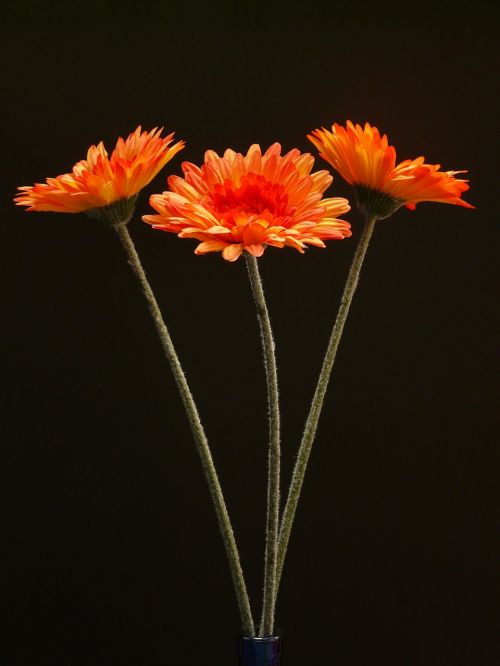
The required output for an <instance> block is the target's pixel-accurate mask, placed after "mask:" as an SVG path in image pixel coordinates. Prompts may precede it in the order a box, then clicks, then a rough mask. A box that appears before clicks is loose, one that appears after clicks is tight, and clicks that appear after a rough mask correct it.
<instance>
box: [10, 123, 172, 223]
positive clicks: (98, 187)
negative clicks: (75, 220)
mask: <svg viewBox="0 0 500 666" xmlns="http://www.w3.org/2000/svg"><path fill="white" fill-rule="evenodd" d="M161 133H162V129H157V128H156V127H155V128H154V129H152V130H151V131H150V132H142V131H141V127H140V126H139V127H138V128H137V129H136V130H135V132H133V133H132V134H130V135H129V137H128V138H127V139H126V140H125V141H124V140H123V139H122V138H121V137H120V138H119V139H118V142H117V144H116V147H115V149H114V150H113V152H112V153H111V157H108V153H107V151H106V148H105V147H104V144H103V142H102V141H101V142H100V143H99V144H98V145H97V146H91V147H90V148H89V149H88V151H87V158H86V159H85V160H81V161H80V162H78V163H77V164H75V166H74V167H73V170H72V172H71V173H65V174H63V175H61V176H57V177H56V178H47V180H46V182H45V183H36V184H35V185H28V186H24V187H19V188H18V189H19V190H20V194H18V195H17V197H16V198H15V199H14V201H15V202H16V205H18V206H28V210H29V211H53V212H57V213H80V212H86V213H88V214H89V215H90V216H92V217H97V218H99V219H102V220H104V221H106V222H108V223H110V224H112V225H115V224H123V223H126V222H128V221H129V219H130V217H131V216H132V213H133V211H134V206H135V201H136V199H137V194H138V193H139V192H140V190H142V189H143V187H145V186H146V185H147V184H148V183H149V182H150V181H151V180H152V179H153V178H154V177H155V176H156V174H157V173H158V172H159V171H160V170H161V169H162V168H163V167H164V166H165V164H166V163H167V162H168V161H169V160H171V159H172V157H173V156H174V155H175V154H176V153H178V152H179V150H181V149H182V148H183V147H184V142H183V141H178V142H177V143H175V144H174V145H173V146H171V145H170V144H171V143H172V141H173V136H174V135H173V133H172V134H169V135H168V136H166V137H164V138H162V137H161Z"/></svg>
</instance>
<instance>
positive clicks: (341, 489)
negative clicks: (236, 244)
mask: <svg viewBox="0 0 500 666" xmlns="http://www.w3.org/2000/svg"><path fill="white" fill-rule="evenodd" d="M417 5H418V6H417ZM497 18H498V17H497V16H496V14H495V12H494V10H493V4H491V5H489V4H480V3H472V6H470V7H469V8H468V9H466V10H465V9H461V8H460V7H458V6H455V5H454V4H452V3H444V4H443V3H436V4H428V5H424V4H422V3H413V4H411V5H408V4H407V5H405V6H402V5H397V4H393V5H388V4H384V5H377V6H376V7H375V6H374V5H372V4H371V3H368V2H357V3H355V4H354V3H350V2H346V1H342V2H335V1H334V0H333V1H332V2H331V3H328V5H327V4H324V5H318V4H315V3H306V4H305V5H304V6H302V8H300V9H293V8H292V7H291V6H290V5H289V4H287V3H282V4H277V3H270V4H268V5H261V6H258V5H255V4H252V5H246V4H239V3H233V4H230V3H227V4H223V3H205V4H200V5H199V6H195V5H187V4H186V5H184V6H181V5H180V4H179V3H176V4H173V3H171V2H168V0H164V1H163V2H145V3H142V4H139V3H137V4H136V5H133V4H126V3H121V4H118V3H116V4H109V3H100V2H86V3H78V2H74V3H71V4H69V3H62V2H51V3H49V2H42V1H39V2H30V3H25V2H24V3H23V2H21V3H17V4H16V5H14V4H12V6H10V7H8V8H7V9H4V19H5V20H4V23H3V28H2V30H3V35H2V47H3V49H4V55H3V68H4V71H3V77H4V83H3V92H4V95H3V97H4V101H3V103H2V105H3V109H2V110H3V112H4V114H6V119H5V121H4V124H3V129H4V131H5V137H4V140H3V148H4V159H3V162H4V166H5V167H6V168H5V175H4V178H3V182H2V189H3V195H2V200H1V206H2V223H3V232H2V243H1V247H2V249H1V253H2V260H1V271H2V273H3V275H2V280H1V284H2V312H3V315H4V318H3V325H2V365H3V371H2V421H1V422H2V430H3V433H4V437H3V443H2V446H1V449H0V452H1V460H2V464H1V469H2V477H3V478H2V483H1V493H2V498H1V503H0V506H1V512H2V528H1V532H0V535H1V536H0V538H1V542H0V547H1V557H2V564H1V568H0V569H1V573H0V581H1V596H0V599H1V601H0V603H1V606H2V609H3V610H4V611H5V613H6V619H5V620H4V621H3V623H2V625H1V626H2V633H3V637H2V639H1V640H0V663H2V664H5V666H21V665H22V666H42V665H45V664H47V665H50V666H83V665H85V666H89V665H91V664H92V665H95V666H110V665H120V666H121V665H123V666H125V665H132V664H133V665H134V666H137V665H139V666H149V665H151V666H170V664H176V665H179V666H192V665H193V664H203V666H231V665H232V664H235V662H236V659H235V654H234V636H235V634H236V632H237V630H238V616H237V609H236V604H235V601H234V599H233V592H232V588H231V582H230V578H229V574H228V571H227V567H226V563H225V559H224V551H223V547H222V544H221V540H220V537H219V534H218V532H217V526H216V521H215V518H214V515H213V511H212V507H211V505H210V502H209V499H208V494H207V490H206V487H205V485H204V480H203V478H202V474H201V471H200V467H199V462H198V459H197V455H196V451H195V448H194V445H193V443H192V440H191V437H190V432H189V429H188V426H187V424H186V419H185V416H184V413H183V411H182V408H181V405H180V401H179V398H178V396H177V393H176V390H175V386H174V382H173V380H172V378H171V375H170V372H169V369H168V366H167V365H166V362H165V361H164V360H163V358H162V354H161V350H160V346H159V343H158V341H157V338H156V335H155V331H154V329H153V326H152V323H151V321H150V318H149V314H148V312H147V309H146V307H145V304H144V302H143V299H142V296H141V294H140V292H139V290H138V288H137V285H136V283H135V281H134V278H133V275H132V273H131V271H130V270H129V268H128V266H127V264H126V262H125V260H124V256H123V254H122V251H121V248H120V246H119V244H118V240H117V238H116V237H115V236H114V234H113V233H112V232H110V231H107V230H105V229H104V228H102V227H100V226H98V225H97V224H95V223H93V222H91V221H90V220H88V219H87V218H86V217H85V216H83V215H82V216H76V215H75V216H65V215H57V214H27V213H26V212H24V211H23V210H21V209H18V210H16V209H15V208H14V207H13V205H12V202H11V199H12V196H13V194H14V190H15V187H16V186H17V185H21V184H30V183H32V182H34V181H40V180H43V179H44V178H45V177H46V176H49V175H57V174H59V173H61V172H63V171H66V170H69V169H70V168H71V166H72V164H73V163H74V162H76V161H77V160H78V159H81V158H82V157H83V156H84V154H85V151H86V148H87V146H89V145H90V144H91V143H94V142H96V141H98V140H100V139H103V140H105V142H106V143H107V145H108V146H112V144H113V142H114V141H115V140H116V137H117V136H118V135H120V134H121V135H126V134H127V133H128V132H130V131H131V130H133V129H134V128H135V127H136V126H137V125H138V124H139V123H142V125H143V126H144V128H147V129H149V128H151V127H153V126H155V125H164V126H165V127H166V128H168V129H169V130H171V129H172V130H175V131H176V133H177V136H178V138H184V139H186V141H187V147H186V149H185V150H184V151H183V152H182V153H181V154H180V155H179V156H177V157H176V158H175V159H174V161H173V162H171V163H170V164H169V165H168V166H167V167H166V169H165V170H164V171H163V172H162V173H161V174H160V175H159V176H158V177H157V178H156V179H155V180H154V182H153V183H151V185H150V186H149V187H148V188H146V190H145V191H144V192H143V194H142V196H141V199H140V203H139V206H138V213H140V214H143V213H145V212H146V211H148V204H147V199H148V196H149V194H150V193H152V192H155V191H160V190H161V189H162V188H163V184H164V180H165V176H166V174H168V173H179V172H180V162H181V160H189V161H193V162H195V163H200V162H201V161H202V156H203V151H204V150H205V149H206V148H208V147H211V148H214V149H215V150H218V151H221V150H223V149H224V148H226V147H227V146H231V147H233V148H235V149H238V150H243V151H244V150H246V149H247V148H248V146H249V145H250V143H252V142H259V143H260V144H261V145H262V146H263V147H267V146H268V145H269V144H270V143H272V142H274V141H276V140H279V141H280V142H281V143H282V144H283V146H284V148H285V149H286V150H288V149H290V148H292V147H294V146H298V147H299V148H300V149H302V150H311V151H313V152H314V150H313V148H312V146H311V145H310V144H309V142H308V141H307V139H306V138H305V135H306V133H307V132H308V131H310V130H311V129H313V128H315V127H319V126H321V125H329V124H331V123H332V122H333V121H334V120H335V121H338V122H343V121H344V120H345V119H346V118H351V119H352V120H354V121H358V122H363V121H364V120H369V121H371V122H372V123H375V124H376V125H378V126H379V127H380V128H381V129H382V130H384V131H386V132H388V133H389V137H390V139H391V142H392V143H394V144H395V145H396V147H397V149H398V155H399V157H400V158H401V159H404V158H406V157H415V156H417V155H420V154H424V155H425V156H426V158H427V159H428V160H429V161H432V162H440V163H442V164H443V165H444V167H445V168H446V169H459V168H467V169H469V176H470V179H471V184H472V188H471V190H470V192H469V193H467V195H466V197H465V198H467V199H468V200H469V201H471V202H473V203H475V204H476V205H477V210H476V211H469V210H465V209H461V208H459V207H455V206H444V205H438V204H422V205H419V206H418V208H417V210H416V211H415V212H410V211H406V210H401V211H400V212H398V213H397V214H396V215H395V216H394V217H393V218H392V219H390V220H388V221H384V222H380V223H379V224H378V225H377V229H376V233H375V236H374V239H373V241H372V244H371V247H370V248H369V252H368V257H367V260H366V263H365V266H364V270H363V274H362V279H361V283H360V287H359V289H358V292H357V294H356V297H355V302H354V305H353V308H352V311H351V315H350V318H349V321H348V325H347V327H346V331H345V336H344V339H343V341H342V344H341V348H340V352H339V355H338V360H337V363H336V367H335V372H334V378H333V380H332V383H331V385H330V389H329V392H328V398H327V403H326V407H325V411H324V414H323V418H322V420H321V424H320V429H319V434H318V438H317V442H316V446H315V449H314V451H313V455H312V459H311V464H310V469H309V473H308V476H307V480H306V483H305V487H304V494H303V498H302V503H301V505H300V510H299V513H298V516H297V522H296V530H295V532H294V534H293V537H292V541H291V545H290V551H289V558H288V561H287V565H286V570H285V574H284V578H283V586H282V592H281V595H280V599H279V609H278V610H279V618H278V623H279V625H280V626H281V627H283V629H284V633H285V636H286V645H285V649H286V652H285V659H284V666H299V665H301V666H315V665H319V664H321V665H323V664H325V665H327V664H332V665H333V664H339V665H340V664H342V666H367V665H374V666H375V665H376V666H402V665H403V664H404V665H405V666H446V665H448V664H450V665H453V666H493V665H494V664H498V663H500V655H499V650H498V610H499V608H498V606H499V604H498V598H499V592H500V588H499V578H498V554H499V550H498V545H499V544H498V492H497V490H498V488H497V483H498V482H497V479H498V464H497V463H498V461H497V456H496V451H497V449H496V446H495V445H494V438H493V421H494V376H495V374H494V344H493V342H494V339H495V333H496V329H495V319H494V311H495V299H494V289H493V285H494V275H495V272H494V271H495V263H494V248H495V242H496V240H497V236H495V235H494V234H495V232H494V228H493V225H494V223H496V219H495V218H496V217H497V215H496V213H497V206H496V205H495V203H496V202H495V201H494V199H495V193H496V191H498V186H497V182H498V168H497V164H496V162H497V160H496V154H495V147H494V139H495V133H494V131H493V127H494V126H495V125H494V123H495V120H496V113H495V108H494V99H493V90H494V80H495V77H494V72H495V67H494V56H495V53H496V50H495V36H496V28H495V23H496V19H497ZM324 167H325V164H324V163H322V162H321V161H320V160H319V161H318V168H324ZM330 192H331V194H332V195H335V194H337V195H343V196H347V197H349V196H351V191H350V189H349V187H348V186H347V185H346V184H345V183H344V182H342V181H341V179H340V178H339V177H337V178H335V181H334V186H333V187H332V189H331V190H330ZM348 219H349V220H350V221H351V223H352V225H353V231H354V237H353V239H351V240H346V241H343V242H332V243H330V244H329V246H328V248H327V249H326V250H317V249H310V250H309V251H308V252H307V254H306V255H305V256H300V255H299V254H297V253H295V252H294V251H293V250H290V249H285V250H282V251H278V250H274V249H269V250H268V251H267V252H266V254H265V256H264V257H263V259H262V261H261V269H262V273H263V278H264V280H265V286H266V290H267V295H268V299H269V307H270V311H271V316H272V321H273V325H274V328H275V334H276V340H277V344H278V361H279V372H280V381H281V392H282V408H283V422H284V437H283V455H284V466H283V473H284V481H285V482H286V481H287V480H288V478H289V475H290V471H291V466H292V463H293V459H294V455H295V451H296V449H297V445H298V440H299V437H300V433H301V429H302V427H303V423H304V419H305V416H306V413H307V406H308V401H309V400H310V397H311V395H312V391H313V388H314V382H315V377H316V376H317V373H318V370H319V366H320V363H321V358H322V353H323V350H324V348H325V345H326V341H327V338H328V335H329V331H330V327H331V323H332V320H333V317H334V315H335V312H336V309H337V306H338V302H339V296H340V293H341V288H342V285H343V281H344V279H345V276H346V272H347V269H348V266H349V262H350V259H351V257H352V253H353V250H354V246H355V242H356V237H358V236H359V232H360V225H361V218H360V215H359V214H358V213H357V211H352V213H351V214H350V215H349V216H348ZM131 233H132V235H133V237H134V239H135V241H136V243H137V246H138V250H139V252H140V254H141V256H142V259H143V262H144V265H145V267H146V270H147V271H148V273H149V276H150V279H151V282H152V284H153V287H154V289H155V290H156V293H157V296H158V299H159V302H160V304H161V306H162V308H163V311H164V313H165V316H166V319H167V322H168V324H169V326H170V329H171V333H172V335H173V337H174V340H175V342H176V345H177V348H178V351H179V354H180V356H181V358H182V360H183V363H184V367H185V370H186V372H187V376H188V379H189V381H190V383H191V386H192V389H193V391H194V394H195V396H196V398H197V401H198V405H199V409H200V411H201V414H202V417H203V420H204V423H205V426H206V430H207V433H208V436H209V439H210V441H211V443H212V446H213V452H214V457H215V460H216V464H217V467H218V470H219V472H220V477H221V481H222V484H223V487H224V490H225V493H226V499H227V502H228V505H229V509H230V513H231V515H232V518H233V520H234V525H235V530H236V534H237V538H238V541H239V544H240V549H241V555H242V560H243V565H244V569H245V572H246V575H247V578H248V584H249V587H250V590H251V596H252V602H253V605H254V608H255V613H256V614H257V609H258V605H259V603H260V587H261V577H262V551H263V527H264V514H265V506H264V487H265V462H266V418H265V395H264V376H263V368H262V365H261V362H260V357H259V354H260V350H259V339H258V329H257V323H256V319H255V313H254V310H253V304H252V300H251V296H250V293H249V286H248V284H247V278H246V275H245V266H244V262H243V261H238V262H237V263H236V264H229V263H227V262H224V261H223V260H222V259H221V257H220V255H218V254H217V255H210V256H207V257H196V256H195V255H194V254H193V249H194V247H195V243H194V242H193V241H189V240H179V239H177V238H176V237H175V236H174V235H171V234H163V233H161V232H155V231H153V230H151V229H150V228H149V227H148V226H146V225H145V224H143V223H142V222H140V221H138V220H136V221H134V222H133V224H132V225H131Z"/></svg>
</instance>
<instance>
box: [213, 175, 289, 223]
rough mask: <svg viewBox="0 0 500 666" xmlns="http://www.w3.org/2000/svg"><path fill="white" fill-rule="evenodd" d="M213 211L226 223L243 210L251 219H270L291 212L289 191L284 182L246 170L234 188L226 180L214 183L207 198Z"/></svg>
mask: <svg viewBox="0 0 500 666" xmlns="http://www.w3.org/2000/svg"><path fill="white" fill-rule="evenodd" d="M209 204H210V208H211V209H212V212H213V213H214V214H215V215H216V216H217V217H219V218H223V219H224V222H225V223H226V224H228V225H229V226H233V225H234V224H236V221H235V216H238V215H241V214H242V213H243V214H244V215H246V216H248V218H249V220H250V219H255V218H264V219H267V220H269V221H271V220H272V219H274V218H277V217H280V218H281V217H284V216H288V215H290V214H291V213H292V212H293V211H290V210H289V208H288V194H286V192H285V188H284V187H283V185H280V184H278V183H272V182H270V181H269V180H266V178H265V177H264V176H262V175H260V174H256V173H248V174H245V175H244V176H243V177H242V178H241V180H240V184H239V187H237V186H236V185H235V184H234V183H233V182H232V181H230V180H229V179H228V180H226V181H224V183H217V184H216V185H215V186H214V188H213V191H212V192H211V193H210V198H209Z"/></svg>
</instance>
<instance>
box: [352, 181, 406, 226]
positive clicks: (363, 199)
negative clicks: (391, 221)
mask: <svg viewBox="0 0 500 666" xmlns="http://www.w3.org/2000/svg"><path fill="white" fill-rule="evenodd" d="M354 191H355V192H356V202H357V204H358V208H359V210H360V211H361V212H362V213H363V215H367V216H368V217H376V218H377V220H385V218H386V217H390V216H391V215H392V214H393V213H395V212H396V211H397V210H398V208H401V206H403V205H404V203H405V201H404V200H403V199H398V198H397V197H391V195H390V194H386V193H385V192H382V191H381V190H377V189H375V188H374V187H368V186H366V185H355V186H354Z"/></svg>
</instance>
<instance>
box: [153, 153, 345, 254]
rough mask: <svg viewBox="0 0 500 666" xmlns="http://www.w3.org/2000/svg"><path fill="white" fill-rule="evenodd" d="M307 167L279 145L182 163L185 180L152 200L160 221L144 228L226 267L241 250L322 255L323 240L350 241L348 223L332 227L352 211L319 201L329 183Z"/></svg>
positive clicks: (302, 157)
mask: <svg viewBox="0 0 500 666" xmlns="http://www.w3.org/2000/svg"><path fill="white" fill-rule="evenodd" d="M313 164H314V158H313V157H312V155H310V154H309V153H304V154H301V153H300V151H299V150H298V149H293V150H291V151H290V152H288V153H287V154H286V155H281V146H280V144H279V143H274V144H273V145H272V146H271V147H270V148H268V149H267V150H266V152H265V153H264V154H262V152H261V149H260V146H258V145H256V144H254V145H252V146H251V147H250V148H249V150H248V152H247V154H246V155H242V154H241V153H236V152H235V151H234V150H231V149H228V150H226V151H225V153H224V155H223V157H219V155H218V154H217V153H216V152H214V151H213V150H208V151H207V152H206V153H205V163H204V164H203V165H202V166H201V168H199V167H197V166H195V165H194V164H191V163H189V162H185V163H183V165H182V169H183V171H184V178H181V177H179V176H170V177H169V178H168V186H169V188H170V190H169V191H167V192H163V194H154V195H152V197H151V199H150V203H151V206H152V207H153V208H154V209H155V210H156V211H157V213H158V214H157V215H145V216H144V217H143V220H144V221H145V222H147V223H149V224H151V225H152V226H153V227H154V228H155V229H161V230H163V231H169V232H171V233H176V234H177V235H178V236H179V237H180V238H195V239H197V240H199V241H201V242H200V244H199V245H198V246H197V248H196V250H195V253H196V254H206V253H208V252H219V251H221V252H222V256H223V257H224V259H227V260H228V261H235V260H236V259H238V257H239V256H240V255H241V254H242V252H243V251H244V250H245V251H247V252H249V253H250V254H252V255H253V256H255V257H260V256H261V255H262V254H263V252H264V250H265V248H266V247H267V246H268V245H272V246H274V247H284V246H285V245H287V246H290V247H293V248H295V249H296V250H298V251H299V252H304V249H305V247H306V246H307V245H315V246H317V247H325V244H324V242H323V241H324V240H331V239H342V238H346V237H348V236H350V235H351V231H350V225H349V223H348V222H345V221H344V220H340V219H338V216H340V215H342V214H344V213H346V212H347V211H348V210H350V206H349V203H348V201H347V199H342V198H330V199H323V192H324V191H325V190H326V189H327V187H328V186H329V185H330V183H331V182H332V177H331V176H330V174H329V173H328V172H327V171H316V172H315V173H311V169H312V167H313Z"/></svg>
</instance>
